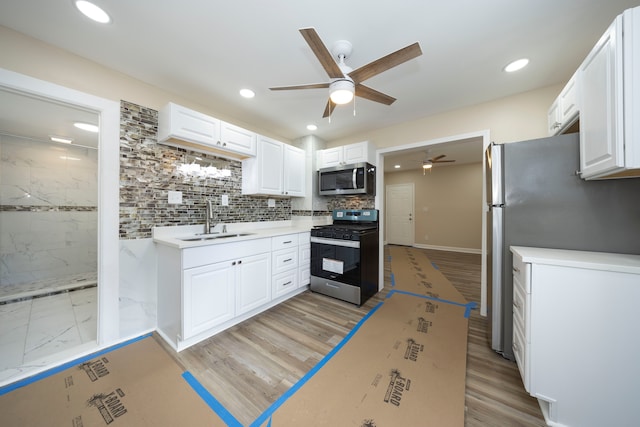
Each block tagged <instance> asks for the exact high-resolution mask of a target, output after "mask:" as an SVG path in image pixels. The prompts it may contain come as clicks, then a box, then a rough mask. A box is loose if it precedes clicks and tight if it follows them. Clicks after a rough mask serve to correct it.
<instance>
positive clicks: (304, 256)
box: [298, 244, 311, 286]
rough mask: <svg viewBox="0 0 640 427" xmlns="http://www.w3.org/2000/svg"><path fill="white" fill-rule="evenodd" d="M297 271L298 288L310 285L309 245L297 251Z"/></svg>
mask: <svg viewBox="0 0 640 427" xmlns="http://www.w3.org/2000/svg"><path fill="white" fill-rule="evenodd" d="M298 271H299V273H300V280H299V283H298V286H305V285H308V284H309V283H311V245H310V244H306V245H301V246H300V248H299V250H298Z"/></svg>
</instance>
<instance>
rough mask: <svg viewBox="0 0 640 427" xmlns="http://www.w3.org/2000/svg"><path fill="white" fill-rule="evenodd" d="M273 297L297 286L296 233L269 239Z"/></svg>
mask: <svg viewBox="0 0 640 427" xmlns="http://www.w3.org/2000/svg"><path fill="white" fill-rule="evenodd" d="M271 248H272V249H273V252H272V254H271V259H272V266H271V268H272V272H273V278H272V293H273V298H277V297H280V296H282V295H285V294H287V293H289V292H291V291H293V290H295V289H297V288H298V275H299V272H298V234H287V235H284V236H277V237H273V238H272V240H271Z"/></svg>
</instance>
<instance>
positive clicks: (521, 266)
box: [513, 253, 531, 294]
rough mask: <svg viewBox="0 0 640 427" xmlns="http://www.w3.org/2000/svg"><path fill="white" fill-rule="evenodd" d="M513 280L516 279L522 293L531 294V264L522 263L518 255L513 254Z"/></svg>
mask: <svg viewBox="0 0 640 427" xmlns="http://www.w3.org/2000/svg"><path fill="white" fill-rule="evenodd" d="M513 278H514V279H517V280H518V282H520V284H521V285H522V288H523V289H524V291H525V292H526V293H528V294H530V293H531V264H529V263H525V262H523V261H522V258H520V256H519V255H518V254H515V253H514V254H513Z"/></svg>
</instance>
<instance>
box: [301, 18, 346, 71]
mask: <svg viewBox="0 0 640 427" xmlns="http://www.w3.org/2000/svg"><path fill="white" fill-rule="evenodd" d="M300 33H301V34H302V37H304V39H305V40H306V41H307V44H308V45H309V47H310V48H311V50H312V51H313V53H314V54H315V55H316V58H318V61H320V64H321V65H322V67H323V68H324V70H325V71H326V72H327V74H328V75H329V77H331V78H332V79H338V78H342V77H344V74H343V73H342V70H341V69H340V67H338V64H337V63H336V61H335V59H333V56H331V53H330V52H329V49H327V47H326V46H325V45H324V43H322V40H321V39H320V36H318V33H316V30H315V28H301V29H300Z"/></svg>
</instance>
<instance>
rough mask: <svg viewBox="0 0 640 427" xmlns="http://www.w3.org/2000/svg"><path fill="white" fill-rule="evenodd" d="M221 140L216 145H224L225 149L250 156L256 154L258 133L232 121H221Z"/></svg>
mask: <svg viewBox="0 0 640 427" xmlns="http://www.w3.org/2000/svg"><path fill="white" fill-rule="evenodd" d="M219 142H220V144H216V145H217V146H219V145H222V149H223V150H228V151H233V152H235V153H240V154H246V155H247V156H250V157H253V156H255V155H256V143H257V135H256V134H255V133H254V132H251V131H248V130H246V129H243V128H241V127H239V126H236V125H232V124H231V123H226V122H222V121H221V122H220V141H219Z"/></svg>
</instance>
